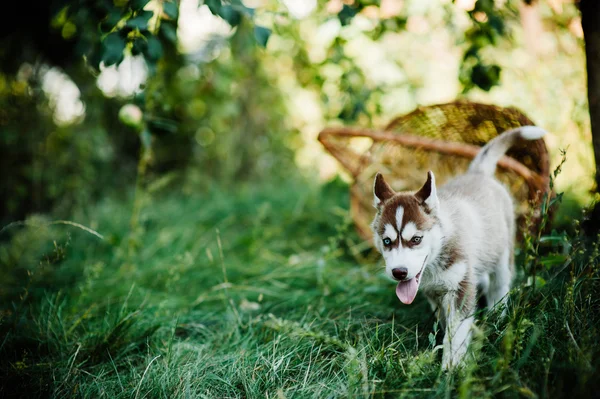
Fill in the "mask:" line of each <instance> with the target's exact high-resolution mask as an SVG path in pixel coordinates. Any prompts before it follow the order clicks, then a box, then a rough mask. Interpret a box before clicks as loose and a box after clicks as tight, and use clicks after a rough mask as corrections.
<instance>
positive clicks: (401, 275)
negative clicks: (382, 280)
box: [392, 267, 408, 280]
mask: <svg viewBox="0 0 600 399" xmlns="http://www.w3.org/2000/svg"><path fill="white" fill-rule="evenodd" d="M407 275H408V269H407V268H406V267H397V268H395V269H392V276H394V278H395V279H396V280H404V279H405V278H406V276H407Z"/></svg>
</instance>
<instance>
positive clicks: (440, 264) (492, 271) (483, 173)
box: [371, 126, 546, 369]
mask: <svg viewBox="0 0 600 399" xmlns="http://www.w3.org/2000/svg"><path fill="white" fill-rule="evenodd" d="M545 133H546V132H545V131H544V130H542V129H540V128H537V127H534V126H525V127H521V128H517V129H513V130H510V131H507V132H504V133H503V134H501V135H499V136H497V137H496V138H494V139H493V140H491V141H490V142H489V143H488V144H487V145H485V146H484V147H483V148H482V149H481V150H480V152H479V153H478V155H477V156H476V157H475V159H474V160H473V162H472V163H471V165H470V167H469V169H468V171H467V172H466V173H465V174H463V175H460V176H458V177H455V178H454V179H452V180H451V181H449V182H448V183H446V184H445V185H443V186H442V187H440V188H439V189H438V188H437V187H436V184H435V177H434V175H433V172H431V171H430V172H429V173H428V175H427V182H426V183H425V184H424V185H423V187H422V188H421V189H420V190H419V191H417V192H416V193H409V192H400V193H396V192H395V191H394V190H393V189H392V188H391V187H390V186H389V185H388V184H387V183H386V182H385V180H384V178H383V176H382V175H381V174H380V173H378V174H377V176H376V177H375V184H374V194H375V203H374V205H375V208H376V209H377V215H376V216H375V219H374V220H373V223H372V225H371V227H372V229H373V233H374V243H375V246H376V248H377V249H378V250H379V252H381V254H382V255H383V258H384V259H385V263H386V268H385V270H386V274H387V275H388V276H389V277H391V278H393V279H394V280H396V281H398V286H397V288H396V295H397V296H398V298H399V299H400V300H401V301H402V302H404V303H405V304H410V303H411V302H412V301H413V300H414V297H415V295H416V293H417V290H420V291H422V292H423V293H424V294H425V295H426V296H427V299H428V300H429V302H430V304H431V306H432V308H433V309H434V310H437V314H438V318H439V319H440V321H441V324H442V326H443V328H444V330H445V331H444V341H443V359H442V367H443V368H444V369H448V368H451V367H453V366H456V365H458V364H459V363H460V362H461V360H462V359H463V356H464V354H465V353H466V350H467V346H468V344H469V342H470V339H471V327H472V325H473V313H474V310H475V308H476V292H477V288H478V287H479V289H480V290H481V293H482V295H484V296H485V297H486V300H487V304H488V308H491V307H493V306H495V305H497V304H498V305H499V306H502V307H503V314H504V312H505V304H506V299H507V294H508V291H509V289H510V286H511V280H512V278H513V274H514V260H513V248H514V238H515V212H514V206H513V201H512V198H511V195H510V194H509V192H508V190H507V189H506V188H505V187H504V186H503V185H502V184H501V183H500V182H499V181H498V180H496V179H495V178H494V173H495V170H496V163H497V162H498V160H499V159H500V158H501V157H502V156H503V155H504V153H505V152H506V151H507V150H508V149H509V148H510V147H511V146H512V145H513V144H515V143H516V142H517V141H519V140H536V139H539V138H541V137H543V136H544V134H545Z"/></svg>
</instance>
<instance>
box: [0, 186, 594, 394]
mask: <svg viewBox="0 0 600 399" xmlns="http://www.w3.org/2000/svg"><path fill="white" fill-rule="evenodd" d="M131 204H132V201H130V200H123V199H116V198H115V199H107V200H105V201H103V202H101V203H99V204H97V205H95V206H93V207H91V208H90V209H87V210H85V211H80V212H76V213H75V214H74V215H73V218H72V220H73V221H75V222H80V223H82V224H84V225H86V226H89V227H91V228H93V229H94V230H96V231H97V232H99V233H100V234H102V235H104V239H103V240H100V239H99V238H97V237H96V236H94V235H92V234H90V233H88V232H86V231H84V230H81V229H78V228H76V227H74V226H69V225H48V222H49V221H50V220H51V219H49V218H45V217H35V218H31V219H29V220H28V224H29V227H13V228H11V229H9V230H7V231H5V232H3V233H2V234H3V237H2V238H3V239H5V241H4V242H3V244H2V245H1V246H0V262H1V263H2V270H1V272H0V279H1V280H0V281H2V283H1V284H0V297H1V298H2V302H1V308H0V311H1V313H0V314H1V319H0V332H1V335H0V381H1V382H2V386H1V388H0V396H12V395H16V396H22V397H38V396H39V397H59V398H64V397H90V398H98V397H110V398H144V397H146V398H150V397H164V398H175V397H181V398H195V397H200V398H203V397H205V398H234V397H235V398H237V397H240V398H265V397H268V398H283V397H287V398H304V397H317V398H338V397H356V398H362V397H389V398H395V397H477V398H480V397H481V398H485V397H498V396H499V397H547V398H558V397H571V398H574V397H589V396H594V395H597V392H599V390H598V389H599V388H600V379H599V377H600V375H599V373H598V367H599V366H600V364H599V362H600V360H598V359H600V345H598V339H599V337H600V331H599V326H600V299H599V295H600V284H599V276H600V272H599V270H600V269H599V267H600V266H599V264H598V242H597V240H596V242H595V243H594V242H593V241H588V240H586V239H584V238H580V237H577V236H573V237H569V238H566V239H564V238H556V237H558V235H557V234H554V235H553V237H555V238H552V239H548V238H546V239H545V240H543V243H542V244H541V246H540V247H539V248H537V249H535V248H536V246H535V245H531V246H530V247H529V250H527V251H525V250H523V251H522V253H521V254H520V255H519V256H518V258H519V259H520V268H519V279H518V281H517V283H516V284H515V289H514V290H513V292H512V294H511V302H510V303H511V307H510V312H509V317H508V318H507V319H506V320H504V321H500V320H498V318H497V315H495V314H493V313H490V314H486V313H481V314H479V315H478V323H477V329H476V331H475V334H474V341H473V344H472V346H471V349H470V354H469V357H468V359H467V362H466V365H465V367H464V368H463V369H461V370H458V371H455V372H451V373H443V372H441V370H440V357H441V353H440V352H441V351H440V348H439V346H438V343H439V342H440V339H441V333H440V332H438V331H437V326H436V324H435V321H434V319H433V317H432V315H431V312H430V310H429V305H428V304H427V303H426V300H425V299H424V298H422V297H418V299H417V300H416V301H415V303H414V304H413V305H411V306H404V305H402V304H401V303H400V302H399V301H398V300H397V298H396V296H395V294H394V284H393V283H391V282H389V281H387V280H386V278H384V277H383V274H382V268H381V267H380V263H379V260H378V257H377V256H376V255H375V254H373V253H372V252H370V251H369V249H368V247H366V246H365V245H364V244H361V243H360V240H359V239H358V237H357V236H356V233H355V232H354V231H353V230H352V227H351V224H350V220H349V218H348V211H347V210H348V201H347V187H345V186H344V185H343V184H341V183H339V182H334V183H332V184H329V185H327V186H325V187H316V186H314V187H313V186H310V185H306V184H303V183H299V182H295V181H289V182H287V183H282V184H278V185H266V184H263V185H259V186H254V187H232V188H230V189H227V190H220V189H213V190H212V191H210V192H206V193H204V194H202V195H187V194H183V193H171V194H168V195H163V196H158V195H156V196H154V197H153V198H152V199H151V200H147V201H146V203H145V206H144V208H143V209H142V211H141V213H140V217H139V223H138V227H137V228H136V230H135V231H134V232H133V233H131V232H130V228H129V227H130V224H129V223H130V218H131V214H132V205H131ZM9 234H10V241H7V237H9ZM566 242H568V243H569V244H570V245H571V248H569V249H568V250H569V252H568V254H567V255H566V256H562V255H560V254H561V251H562V248H563V246H564V245H565V243H566ZM536 243H537V241H536V240H535V239H534V240H533V241H532V244H536ZM532 248H534V249H535V253H532V252H531V251H532V250H534V249H532ZM527 254H529V255H532V256H529V257H527V256H526V255H527ZM542 254H543V255H542ZM535 265H537V267H536V275H537V279H536V280H535V281H536V284H535V287H534V286H533V285H532V284H528V283H527V281H528V279H527V277H528V275H531V274H532V273H533V272H532V270H533V268H534V267H535ZM530 281H531V279H530ZM436 333H437V334H436Z"/></svg>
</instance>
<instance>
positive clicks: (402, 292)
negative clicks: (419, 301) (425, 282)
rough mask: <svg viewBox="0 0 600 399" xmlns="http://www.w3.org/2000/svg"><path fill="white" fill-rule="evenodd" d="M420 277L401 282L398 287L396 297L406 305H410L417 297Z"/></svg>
mask: <svg viewBox="0 0 600 399" xmlns="http://www.w3.org/2000/svg"><path fill="white" fill-rule="evenodd" d="M418 278H419V276H416V277H413V278H411V279H410V280H407V281H401V282H399V283H398V286H397V287H396V295H397V296H398V299H400V301H401V302H402V303H404V304H406V305H410V304H411V303H412V301H414V300H415V297H416V296H417V289H419V281H418Z"/></svg>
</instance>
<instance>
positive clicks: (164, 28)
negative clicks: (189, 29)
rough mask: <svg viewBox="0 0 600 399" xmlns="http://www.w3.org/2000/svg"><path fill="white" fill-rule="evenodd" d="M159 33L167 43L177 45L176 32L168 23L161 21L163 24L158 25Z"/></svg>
mask: <svg viewBox="0 0 600 399" xmlns="http://www.w3.org/2000/svg"><path fill="white" fill-rule="evenodd" d="M160 33H161V34H162V36H163V37H164V38H165V39H166V40H168V41H169V42H171V43H173V44H175V43H177V31H176V30H175V27H174V26H173V25H172V24H171V23H169V22H168V21H163V23H162V24H160Z"/></svg>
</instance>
